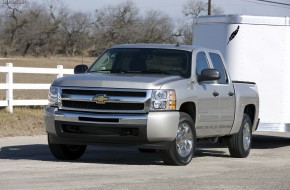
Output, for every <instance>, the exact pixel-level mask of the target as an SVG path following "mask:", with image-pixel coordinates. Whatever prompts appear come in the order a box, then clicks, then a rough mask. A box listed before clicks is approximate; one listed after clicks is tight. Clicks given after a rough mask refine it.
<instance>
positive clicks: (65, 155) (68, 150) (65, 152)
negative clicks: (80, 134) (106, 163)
mask: <svg viewBox="0 0 290 190" xmlns="http://www.w3.org/2000/svg"><path fill="white" fill-rule="evenodd" d="M48 146H49V149H50V152H51V153H52V155H53V156H54V157H55V158H56V159H58V160H77V159H79V158H80V157H81V156H82V155H83V154H84V152H85V151H86V148H87V146H86V145H67V144H52V143H50V141H49V136H48Z"/></svg>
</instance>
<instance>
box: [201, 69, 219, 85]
mask: <svg viewBox="0 0 290 190" xmlns="http://www.w3.org/2000/svg"><path fill="white" fill-rule="evenodd" d="M220 78H221V76H220V73H219V72H218V71H217V70H216V69H204V70H202V71H201V75H199V76H198V82H201V81H212V80H219V79H220Z"/></svg>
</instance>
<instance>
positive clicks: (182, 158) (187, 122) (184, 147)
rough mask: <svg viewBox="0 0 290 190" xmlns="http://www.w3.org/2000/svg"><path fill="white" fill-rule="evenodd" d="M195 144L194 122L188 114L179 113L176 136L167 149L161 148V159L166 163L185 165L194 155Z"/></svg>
mask: <svg viewBox="0 0 290 190" xmlns="http://www.w3.org/2000/svg"><path fill="white" fill-rule="evenodd" d="M195 146H196V133H195V128H194V122H193V121H192V119H191V117H190V116H189V115H188V114H186V113H180V119H179V124H178V129H177V133H176V138H175V140H174V141H173V142H171V143H170V147H169V149H168V150H161V156H162V159H163V161H164V163H165V164H168V165H179V166H180V165H186V164H188V163H189V162H190V161H191V159H192V157H193V156H194V152H195Z"/></svg>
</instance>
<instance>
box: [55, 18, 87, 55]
mask: <svg viewBox="0 0 290 190" xmlns="http://www.w3.org/2000/svg"><path fill="white" fill-rule="evenodd" d="M60 25H61V30H62V37H63V48H64V50H65V54H66V55H71V56H74V55H75V54H76V52H77V51H79V52H81V51H82V49H83V44H84V43H83V40H84V38H85V37H87V36H88V35H89V30H90V27H91V25H92V21H91V16H90V14H87V13H83V12H74V13H72V14H69V13H68V12H64V13H63V15H62V19H61V24H60Z"/></svg>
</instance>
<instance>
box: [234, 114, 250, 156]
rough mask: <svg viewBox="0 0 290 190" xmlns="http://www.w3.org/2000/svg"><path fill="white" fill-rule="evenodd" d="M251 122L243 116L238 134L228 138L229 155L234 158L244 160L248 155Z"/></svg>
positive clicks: (246, 116)
mask: <svg viewBox="0 0 290 190" xmlns="http://www.w3.org/2000/svg"><path fill="white" fill-rule="evenodd" d="M251 127H252V122H251V119H250V117H249V116H248V115H247V114H244V117H243V121H242V125H241V128H240V130H239V132H238V133H236V134H234V135H232V136H231V137H230V138H229V151H230V155H231V156H232V157H235V158H245V157H247V156H248V155H249V154H250V150H251V144H252V128H251Z"/></svg>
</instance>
